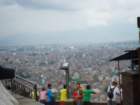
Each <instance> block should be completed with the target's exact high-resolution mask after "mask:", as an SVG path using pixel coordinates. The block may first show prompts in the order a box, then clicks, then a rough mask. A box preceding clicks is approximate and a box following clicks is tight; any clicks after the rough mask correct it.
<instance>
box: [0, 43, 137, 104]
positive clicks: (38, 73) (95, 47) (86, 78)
mask: <svg viewBox="0 0 140 105" xmlns="http://www.w3.org/2000/svg"><path fill="white" fill-rule="evenodd" d="M137 46H138V44H137V43H136V42H126V43H125V42H124V43H109V44H89V45H40V46H39V45H38V46H0V65H2V66H4V67H8V68H13V69H15V70H16V74H18V75H20V76H22V77H24V78H27V79H29V80H32V81H35V82H37V83H38V84H40V85H46V84H47V83H52V85H53V87H54V88H55V89H56V90H59V89H60V88H61V86H62V84H64V83H65V82H66V81H65V72H64V71H63V70H60V65H61V64H62V63H63V62H64V61H67V62H68V63H69V64H70V68H69V70H70V84H69V85H70V86H71V87H72V84H73V83H75V82H81V84H86V83H88V84H90V85H91V86H92V88H94V89H97V90H100V93H101V94H100V95H99V96H97V97H94V100H93V101H100V102H103V101H106V89H107V86H108V84H109V83H110V80H111V78H112V76H114V75H117V64H116V63H114V62H112V63H111V62H110V61H109V60H110V59H111V58H113V57H115V56H118V55H120V54H122V52H123V51H124V50H127V49H134V48H136V47H137ZM128 63H129V62H123V63H121V65H120V67H121V70H122V71H123V70H128V69H129V66H128V65H129V64H128Z"/></svg>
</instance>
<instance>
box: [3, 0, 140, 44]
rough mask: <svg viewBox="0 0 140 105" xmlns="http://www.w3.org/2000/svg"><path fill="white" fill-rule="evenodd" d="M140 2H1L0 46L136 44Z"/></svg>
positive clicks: (108, 0) (76, 0)
mask: <svg viewBox="0 0 140 105" xmlns="http://www.w3.org/2000/svg"><path fill="white" fill-rule="evenodd" d="M139 5H140V0H0V44H19V45H20V44H47V43H101V42H114V41H115V42H116V41H128V40H138V28H137V24H136V22H137V21H136V19H137V16H139V14H140V6H139Z"/></svg>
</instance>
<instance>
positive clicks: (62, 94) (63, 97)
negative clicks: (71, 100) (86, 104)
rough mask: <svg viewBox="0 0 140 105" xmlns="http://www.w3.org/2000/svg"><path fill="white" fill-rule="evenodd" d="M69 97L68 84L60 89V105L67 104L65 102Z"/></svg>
mask: <svg viewBox="0 0 140 105" xmlns="http://www.w3.org/2000/svg"><path fill="white" fill-rule="evenodd" d="M67 99H68V91H67V89H66V85H64V86H63V88H62V89H61V90H60V105H65V102H66V101H67Z"/></svg>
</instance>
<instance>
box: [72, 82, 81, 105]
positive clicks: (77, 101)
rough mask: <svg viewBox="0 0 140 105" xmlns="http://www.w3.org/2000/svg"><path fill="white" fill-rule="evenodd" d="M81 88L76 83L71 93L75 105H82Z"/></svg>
mask: <svg viewBox="0 0 140 105" xmlns="http://www.w3.org/2000/svg"><path fill="white" fill-rule="evenodd" d="M82 97H83V94H82V87H81V86H80V83H77V87H76V89H75V90H74V92H73V99H74V104H75V105H81V104H82Z"/></svg>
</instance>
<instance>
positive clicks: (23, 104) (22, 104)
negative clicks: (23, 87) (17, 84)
mask: <svg viewBox="0 0 140 105" xmlns="http://www.w3.org/2000/svg"><path fill="white" fill-rule="evenodd" d="M14 97H15V98H16V99H17V100H18V102H19V105H42V104H41V103H39V102H36V101H34V100H32V99H29V98H25V97H23V96H19V95H15V96H14Z"/></svg>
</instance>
